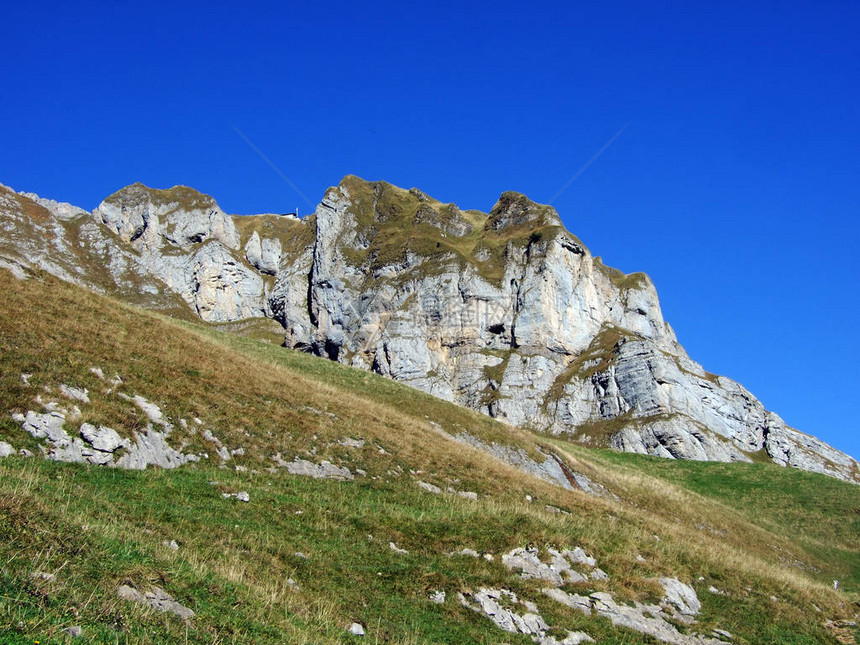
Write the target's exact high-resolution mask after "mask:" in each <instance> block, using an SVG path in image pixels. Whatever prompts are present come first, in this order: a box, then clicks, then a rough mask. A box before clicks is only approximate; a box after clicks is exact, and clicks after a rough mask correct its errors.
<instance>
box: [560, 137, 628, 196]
mask: <svg viewBox="0 0 860 645" xmlns="http://www.w3.org/2000/svg"><path fill="white" fill-rule="evenodd" d="M628 125H630V122H629V121H628V122H627V125H625V126H624V127H623V128H621V129H620V130H619V131H618V132H616V133H615V134H614V135H613V136H612V138H611V139H610V140H609V141H607V142H606V144H605V145H604V146H603V147H602V148H601V149H600V150H598V151H597V154H596V155H594V156H593V157H592V158H591V159H589V160H588V163H587V164H585V165H584V166H583V167H582V168H580V169H579V172H578V173H576V174H575V175H574V176H573V177H571V178H570V179H569V180H568V182H567V183H566V184H565V185H564V186H562V187H561V190H560V191H558V192H557V193H556V194H555V195H553V196H552V199H551V200H549V202H547V203H549V204H552V203H553V202H554V201H555V200H556V199H558V196H559V195H561V194H562V193H563V192H564V191H566V190H567V187H568V186H570V185H571V184H572V183H573V182H574V181H576V178H577V177H579V176H580V175H581V174H582V173H584V172H585V169H586V168H588V167H589V166H590V165H591V164H592V163H593V162H594V160H595V159H597V158H598V157H599V156H600V155H601V154H602V153H603V151H604V150H606V149H607V148H608V147H609V146H611V145H612V142H613V141H615V140H616V139H617V138H618V137H620V136H621V133H622V132H624V131H625V130H626V129H627V126H628Z"/></svg>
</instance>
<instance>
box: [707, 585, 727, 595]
mask: <svg viewBox="0 0 860 645" xmlns="http://www.w3.org/2000/svg"><path fill="white" fill-rule="evenodd" d="M708 592H709V593H712V594H714V595H715V596H725V595H726V592H725V591H723V590H722V589H717V588H716V587H714V586H713V585H711V586H710V587H708Z"/></svg>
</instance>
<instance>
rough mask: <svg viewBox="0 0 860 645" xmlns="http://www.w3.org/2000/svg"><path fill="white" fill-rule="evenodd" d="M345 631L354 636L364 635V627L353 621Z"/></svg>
mask: <svg viewBox="0 0 860 645" xmlns="http://www.w3.org/2000/svg"><path fill="white" fill-rule="evenodd" d="M347 631H348V632H349V633H350V634H354V635H355V636H364V627H362V626H361V624H360V623H353V624H352V625H350V626H349V629H347Z"/></svg>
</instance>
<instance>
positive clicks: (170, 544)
mask: <svg viewBox="0 0 860 645" xmlns="http://www.w3.org/2000/svg"><path fill="white" fill-rule="evenodd" d="M161 546H166V547H167V548H168V549H173V550H174V551H179V544H177V542H176V540H170V541H167V540H165V541H164V542H162V543H161Z"/></svg>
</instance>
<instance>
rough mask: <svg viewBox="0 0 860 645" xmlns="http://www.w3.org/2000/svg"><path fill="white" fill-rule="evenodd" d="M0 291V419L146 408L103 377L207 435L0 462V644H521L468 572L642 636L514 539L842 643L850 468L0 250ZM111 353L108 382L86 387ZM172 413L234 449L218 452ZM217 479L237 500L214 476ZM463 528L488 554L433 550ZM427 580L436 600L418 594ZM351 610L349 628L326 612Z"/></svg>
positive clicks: (597, 630) (595, 627)
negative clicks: (296, 470)
mask: <svg viewBox="0 0 860 645" xmlns="http://www.w3.org/2000/svg"><path fill="white" fill-rule="evenodd" d="M0 289H2V291H3V293H4V307H3V309H2V312H0V415H1V416H0V440H4V441H7V442H9V443H11V444H12V445H14V446H15V447H16V448H28V449H29V450H31V451H32V452H34V453H36V454H39V445H38V443H37V442H36V440H34V439H32V438H31V437H29V435H27V434H25V433H24V432H23V431H22V430H21V427H20V424H19V423H18V422H15V421H14V420H13V419H12V417H11V414H12V413H26V412H27V411H28V410H33V411H40V410H41V405H42V404H45V403H48V402H50V401H56V402H58V403H60V404H62V405H64V406H65V407H67V408H69V409H70V408H71V407H72V404H73V403H74V404H75V405H77V406H78V407H79V414H78V415H76V416H75V415H73V416H72V417H71V418H70V420H69V423H67V430H68V431H69V433H70V434H73V433H74V432H75V430H76V428H77V427H78V425H79V424H80V423H81V422H84V421H86V422H90V423H93V424H96V425H98V424H104V425H107V426H110V427H112V428H114V429H116V430H117V431H118V432H119V433H120V434H121V435H124V436H127V437H130V436H132V435H133V433H134V432H135V431H136V430H138V429H140V428H142V427H143V426H144V425H145V424H146V418H145V417H144V415H143V413H142V412H141V410H140V409H139V408H138V407H136V406H135V405H134V404H132V403H131V402H129V401H128V400H126V399H125V398H122V397H121V396H118V393H121V394H125V395H127V396H133V395H140V396H143V397H145V398H146V399H148V400H149V401H152V402H154V403H156V404H157V405H159V406H160V408H161V409H162V410H163V411H164V413H165V414H166V415H168V416H169V417H170V418H171V420H172V421H173V423H174V424H175V430H174V432H173V434H172V435H171V437H170V441H171V444H173V445H175V446H177V447H179V446H183V448H182V449H183V451H185V452H187V453H189V452H198V453H208V454H209V458H208V459H202V460H201V461H200V462H199V463H196V464H190V465H186V466H183V467H181V468H179V469H177V470H172V471H164V470H158V469H152V468H150V469H148V470H145V471H133V472H130V471H120V470H116V469H106V468H102V467H97V466H83V465H76V464H60V463H54V462H50V461H47V460H43V459H37V458H25V457H18V456H13V457H7V458H5V459H3V460H0V564H1V565H2V568H0V642H3V643H22V644H23V643H28V644H32V643H33V642H34V641H37V640H38V641H39V642H40V643H48V642H52V643H54V642H56V643H60V642H66V641H71V640H72V639H71V638H70V637H68V636H66V635H65V634H64V633H63V631H62V630H63V629H64V628H67V627H69V626H72V625H78V626H81V627H82V628H83V637H82V638H81V639H76V641H75V642H99V643H101V642H106V643H126V642H128V643H164V642H189V643H284V642H289V643H335V642H353V641H354V642H388V643H424V642H432V643H472V642H474V643H497V642H500V641H505V642H509V643H529V642H531V640H529V639H528V638H527V637H525V636H522V635H516V634H509V633H505V632H502V631H500V630H499V629H498V628H497V627H495V626H494V625H493V624H492V623H491V622H490V621H489V620H488V619H487V618H486V617H484V616H482V615H479V614H478V613H476V612H473V611H472V610H470V609H467V608H464V607H462V606H461V605H460V603H459V602H458V601H457V593H458V592H470V591H474V590H477V589H478V588H481V587H497V588H505V589H510V590H512V591H514V592H516V593H517V595H518V596H520V597H524V598H528V599H530V600H533V601H534V602H535V603H536V604H537V606H538V608H539V610H540V613H541V615H542V616H543V617H544V618H545V619H546V620H547V622H548V623H549V624H550V625H553V626H555V627H557V628H559V629H560V628H562V627H563V628H564V629H571V630H584V631H586V632H588V633H589V634H590V635H591V636H593V637H594V638H595V639H597V641H598V642H606V643H650V642H655V641H653V640H651V639H650V638H649V637H646V636H642V635H640V634H637V633H634V632H631V631H627V630H624V629H621V628H616V627H614V626H612V625H611V623H610V622H609V621H608V620H606V619H604V618H600V617H597V616H594V615H592V616H586V615H584V614H581V613H578V612H576V611H574V610H572V609H568V608H565V607H563V606H562V605H559V604H558V603H555V602H554V601H552V600H551V599H549V598H547V597H545V596H543V595H542V594H541V593H540V592H539V586H538V585H537V584H536V583H535V581H533V580H521V579H520V578H519V577H518V576H516V575H513V574H512V573H511V572H510V571H509V570H508V569H506V568H505V567H503V566H502V564H501V562H500V559H501V558H500V555H501V554H502V553H504V552H506V551H509V550H510V549H513V548H515V547H519V546H525V545H527V544H534V545H538V546H545V545H554V546H558V547H571V548H572V547H575V546H581V547H583V548H584V549H585V550H586V551H587V552H589V553H590V554H592V555H593V556H594V557H595V558H596V559H597V562H598V565H599V566H600V567H601V568H602V569H603V570H605V571H606V572H607V573H608V574H609V580H608V581H589V582H587V583H579V584H576V585H569V586H568V590H569V591H575V592H577V593H582V594H587V593H588V592H591V591H604V590H605V591H609V592H611V593H612V594H613V596H614V597H615V598H616V599H617V600H619V601H621V600H628V601H632V600H634V599H635V600H641V601H655V600H656V599H658V598H659V595H660V593H661V589H660V588H659V586H658V585H657V584H656V583H655V582H654V581H653V579H654V578H656V577H660V576H671V577H678V578H679V579H681V580H683V581H686V582H691V583H692V584H693V586H694V587H695V588H696V590H697V592H698V595H699V598H700V599H701V601H702V604H703V610H702V613H701V615H700V617H699V624H698V625H696V626H695V628H694V629H695V631H697V632H699V633H704V634H707V633H709V632H710V630H711V629H714V628H721V629H725V630H728V631H730V632H731V633H732V634H733V637H734V639H733V642H735V643H756V644H758V643H826V642H854V640H853V639H854V637H855V635H854V633H852V628H850V627H846V626H844V625H843V626H834V625H832V624H829V621H832V620H844V619H851V618H852V617H853V616H854V614H855V612H856V611H857V610H858V606H857V605H856V603H857V601H858V599H860V595H858V592H860V556H858V554H860V530H858V528H860V527H859V526H858V521H860V520H858V517H860V488H858V487H856V486H852V485H849V484H846V483H843V482H840V481H837V480H832V479H828V478H825V477H822V476H817V475H814V474H809V473H802V472H799V471H793V470H784V469H780V468H778V467H776V466H771V465H766V464H758V465H749V464H729V465H726V464H710V463H708V464H705V463H695V462H683V463H676V462H669V461H660V460H653V459H648V458H643V457H637V456H635V455H620V454H614V453H609V452H606V451H596V450H587V449H584V448H582V447H580V446H576V445H573V444H570V443H568V442H564V441H561V440H556V439H550V438H546V437H540V436H536V435H533V434H530V433H527V432H525V431H521V430H517V429H514V428H510V427H508V426H505V425H503V424H500V423H498V422H495V421H493V420H492V419H489V418H487V417H484V416H482V415H479V414H476V413H473V412H470V411H468V410H465V409H462V408H458V407H456V406H453V405H450V404H447V403H445V402H442V401H440V400H437V399H434V398H433V397H430V396H428V395H426V394H423V393H420V392H417V391H415V390H412V389H410V388H407V387H405V386H402V385H399V384H397V383H395V382H393V381H389V380H386V379H384V378H382V377H378V376H376V375H373V374H370V373H368V372H364V371H359V370H354V369H350V368H348V367H345V366H342V365H339V364H336V363H332V362H328V361H325V360H323V359H319V358H315V357H312V356H308V355H304V354H299V353H295V352H289V351H287V350H283V349H281V348H278V347H273V346H272V345H269V344H265V343H260V342H257V341H254V340H252V339H247V338H241V337H237V336H234V335H228V334H224V333H222V332H220V331H218V330H216V329H214V328H212V327H206V326H203V325H198V324H193V323H186V322H179V321H175V320H172V319H168V318H164V317H161V316H159V315H156V314H152V313H149V312H144V311H140V310H136V309H134V308H131V307H129V306H127V305H124V304H121V303H119V302H117V301H114V300H110V299H108V298H104V297H101V296H97V295H94V294H91V293H89V292H87V291H84V290H82V289H78V288H76V287H73V286H70V285H68V284H65V283H62V282H60V281H58V280H56V279H54V278H52V277H50V276H46V275H41V276H34V277H32V278H30V279H29V280H26V281H17V280H15V279H13V278H12V277H11V276H10V274H9V273H8V272H6V271H2V270H0ZM94 367H97V368H99V369H101V370H102V372H103V374H104V377H105V378H104V379H101V378H99V377H98V376H97V375H96V374H94V373H93V372H91V371H90V368H94ZM22 374H29V375H30V376H29V377H28V378H27V383H25V382H24V380H23V379H22V378H21V375H22ZM113 375H118V376H119V377H120V378H121V379H122V384H121V385H119V386H117V389H116V390H114V391H112V392H107V390H108V389H110V387H111V386H108V382H109V379H110V378H111V377H112V376H113ZM61 384H66V385H73V386H76V387H81V388H87V390H88V391H89V398H90V403H88V404H84V403H79V402H73V401H70V400H68V399H66V398H64V397H63V396H62V394H61V393H60V392H59V386H60V385H61ZM37 397H38V398H39V399H40V400H41V402H42V404H40V403H37V401H36V399H37ZM195 418H196V419H199V420H200V422H201V423H197V422H196V421H194V419H195ZM180 419H184V420H185V421H186V426H187V428H186V427H183V425H182V424H181V422H180ZM195 428H206V429H208V430H210V431H211V432H212V433H213V434H214V435H215V436H216V437H217V438H218V439H219V440H220V441H221V442H222V443H223V445H224V446H226V447H227V448H228V449H230V450H233V451H235V454H234V455H233V456H232V457H231V458H230V460H229V461H226V462H225V463H223V464H222V463H221V460H220V459H219V458H218V457H216V456H215V453H214V444H213V443H212V442H210V441H209V440H207V439H206V438H204V437H203V436H202V433H201V431H199V430H197V429H195ZM462 432H468V433H469V434H470V435H472V436H473V437H477V438H480V439H481V440H482V441H484V442H486V443H492V442H496V443H499V444H503V445H507V446H512V447H518V448H522V449H523V450H524V451H525V452H527V453H528V454H530V455H532V456H535V457H537V456H539V454H540V453H539V452H538V448H539V447H540V446H544V447H545V448H552V449H554V450H555V451H556V452H557V453H558V454H559V455H560V456H562V457H564V459H565V460H566V461H567V462H568V464H569V465H570V466H571V467H573V468H574V469H575V470H577V471H578V472H582V473H584V474H586V475H588V476H589V477H591V478H592V479H593V480H594V481H597V482H600V483H601V484H603V485H604V486H606V487H607V489H608V490H609V491H611V493H612V494H613V495H614V497H613V496H607V497H603V498H601V497H595V496H593V495H588V494H586V493H585V492H583V491H581V490H565V489H562V488H560V487H558V486H555V485H552V484H549V483H546V482H544V481H541V480H538V479H535V478H534V477H532V476H530V475H527V474H525V473H523V472H521V471H519V470H516V469H515V468H512V467H511V466H508V465H506V464H504V463H501V462H499V461H497V460H495V459H493V458H492V457H490V456H489V455H487V454H485V453H484V452H481V451H479V450H476V449H474V448H471V447H468V446H465V445H464V444H462V443H459V442H457V441H454V440H453V439H452V437H453V436H455V435H458V434H460V433H462ZM346 439H352V440H363V442H364V443H363V445H361V447H354V446H358V445H359V444H360V442H357V441H354V442H353V443H352V446H353V447H351V446H349V445H344V443H343V442H344V440H346ZM239 451H241V452H239ZM275 455H280V456H281V458H282V459H283V460H284V461H291V460H292V459H293V458H294V457H295V456H299V457H302V458H305V459H309V460H312V461H315V462H319V461H320V460H323V459H327V460H329V461H331V462H333V463H335V464H337V465H340V466H345V467H348V468H349V469H350V470H351V471H352V472H354V473H358V472H359V470H361V471H363V472H364V473H365V474H364V475H363V476H361V475H360V474H359V475H358V476H357V477H356V478H355V480H354V481H331V480H317V479H310V478H306V477H299V476H295V475H290V474H288V473H287V472H285V471H284V470H283V469H281V468H277V467H275V462H274V461H273V458H274V456H275ZM418 481H423V482H427V483H431V484H434V485H436V486H439V487H441V488H442V489H443V490H444V489H447V488H449V487H450V488H452V489H455V490H457V491H473V492H476V493H477V494H478V499H477V501H474V500H471V499H465V498H463V497H460V496H458V495H455V494H441V495H435V494H431V493H429V492H427V491H425V490H423V489H422V488H420V487H419V486H418V484H417V482H418ZM239 491H247V492H248V494H249V497H250V501H249V502H247V503H242V502H240V501H238V500H236V499H228V498H224V497H223V494H224V493H233V492H239ZM527 495H528V496H529V498H530V499H527V497H526V496H527ZM171 540H174V541H175V542H176V544H177V546H178V548H177V549H173V548H171V547H170V546H165V544H164V543H165V542H167V543H169V542H170V541H171ZM391 543H393V544H394V545H395V546H396V547H397V548H399V549H403V550H406V551H408V553H400V552H396V551H395V550H393V549H392V548H391V546H390V544H391ZM463 548H470V549H474V550H476V551H477V552H479V553H487V554H493V556H494V557H493V559H492V560H490V559H487V558H472V557H464V556H451V555H449V554H450V553H451V552H453V551H459V550H461V549H463ZM41 574H50V576H49V575H41ZM833 579H838V580H840V582H841V584H842V590H841V591H839V592H836V591H834V590H833V589H832V585H831V583H832V580H833ZM127 583H132V584H134V585H136V586H137V587H138V588H139V589H146V588H148V587H150V586H158V587H160V588H163V589H165V590H166V591H167V592H168V593H170V594H171V595H173V596H174V597H175V598H176V600H177V601H179V602H181V603H182V604H184V605H186V606H188V607H190V608H191V609H193V610H194V612H195V614H196V615H195V617H194V618H193V619H191V620H190V621H187V622H183V621H181V620H180V619H178V618H177V617H175V616H172V615H170V614H165V613H159V612H155V611H153V610H149V609H142V608H141V607H140V606H138V605H134V604H130V603H128V602H126V601H123V600H121V599H119V598H117V596H116V589H117V587H118V586H119V585H121V584H127ZM709 587H714V588H715V589H719V590H720V591H722V592H724V594H725V595H722V594H716V593H711V592H709V591H708V588H709ZM435 591H445V592H446V594H447V599H446V601H445V602H444V603H442V604H435V603H432V602H431V601H430V600H429V595H430V594H431V593H433V592H435ZM352 622H359V623H361V624H362V625H364V627H365V629H366V631H367V635H366V636H364V637H358V636H352V635H350V634H348V633H347V632H346V631H345V628H346V627H347V626H348V625H349V624H350V623H352ZM681 629H682V630H686V629H687V628H684V627H683V626H682V627H681ZM558 633H559V635H562V634H563V632H558Z"/></svg>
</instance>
